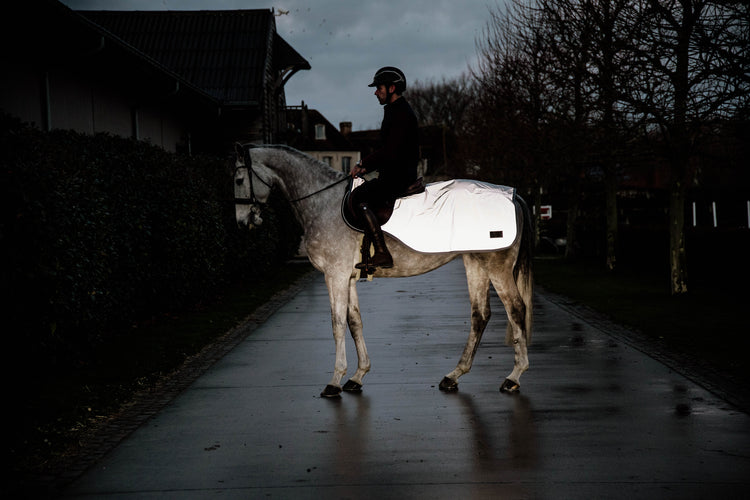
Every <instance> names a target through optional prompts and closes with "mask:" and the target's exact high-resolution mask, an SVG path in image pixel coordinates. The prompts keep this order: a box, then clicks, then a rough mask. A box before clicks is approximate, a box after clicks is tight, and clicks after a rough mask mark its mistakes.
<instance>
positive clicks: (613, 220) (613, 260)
mask: <svg viewBox="0 0 750 500" xmlns="http://www.w3.org/2000/svg"><path fill="white" fill-rule="evenodd" d="M606 176H607V178H606V179H605V183H606V188H605V189H606V192H605V194H604V196H605V198H606V200H605V206H606V208H605V209H606V225H607V250H606V251H607V270H608V271H614V270H615V267H616V266H617V236H618V229H619V227H618V220H617V171H616V169H615V168H614V167H612V166H611V165H608V166H607V167H606Z"/></svg>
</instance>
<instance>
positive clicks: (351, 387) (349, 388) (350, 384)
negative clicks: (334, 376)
mask: <svg viewBox="0 0 750 500" xmlns="http://www.w3.org/2000/svg"><path fill="white" fill-rule="evenodd" d="M344 390H345V391H346V392H362V384H358V383H357V382H355V381H353V380H349V381H347V383H346V384H344Z"/></svg>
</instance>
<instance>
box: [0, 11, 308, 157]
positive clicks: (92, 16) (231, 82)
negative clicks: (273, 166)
mask: <svg viewBox="0 0 750 500" xmlns="http://www.w3.org/2000/svg"><path fill="white" fill-rule="evenodd" d="M0 27H1V28H2V34H0V36H1V37H2V42H3V43H2V47H0V64H2V67H3V76H2V79H0V109H2V110H4V111H5V112H8V113H10V114H12V115H15V116H18V117H19V118H21V119H22V120H24V121H27V122H32V123H34V124H36V125H37V126H39V127H40V128H43V129H46V130H51V129H53V128H64V129H74V130H77V131H80V132H84V133H91V134H93V133H97V132H109V133H112V134H114V135H120V136H124V137H135V138H137V139H141V140H147V141H150V142H152V143H154V144H156V145H159V146H161V147H163V148H164V149H166V150H168V151H177V150H180V151H186V152H193V151H202V152H214V153H215V152H225V151H227V150H229V149H231V144H232V143H233V142H235V141H241V142H256V143H261V142H268V143H271V142H277V141H278V139H279V136H280V132H282V131H283V130H284V129H285V126H286V119H285V117H284V115H283V113H284V108H285V95H284V85H285V84H286V82H287V81H288V80H289V78H291V76H293V75H294V74H295V73H296V72H297V71H299V70H302V69H309V68H310V65H309V63H308V62H307V61H306V60H305V59H304V58H302V56H300V55H299V54H298V53H297V52H296V51H295V50H294V49H293V48H292V47H291V46H289V44H287V43H286V42H285V41H284V40H283V39H282V38H281V37H280V36H279V35H278V34H277V33H276V23H275V16H274V13H273V10H270V9H267V10H233V11H190V12H181V11H168V12H158V11H150V12H137V11H131V12H112V11H107V12H88V11H81V12H74V11H72V10H70V9H69V8H67V7H66V6H64V5H63V4H61V3H60V2H58V1H56V0H29V1H26V2H17V3H14V4H13V5H12V6H10V7H8V8H7V9H6V13H5V15H4V16H3V17H2V20H1V21H0ZM19 33H20V34H23V36H22V38H18V39H17V38H16V37H17V36H18V35H17V34H19Z"/></svg>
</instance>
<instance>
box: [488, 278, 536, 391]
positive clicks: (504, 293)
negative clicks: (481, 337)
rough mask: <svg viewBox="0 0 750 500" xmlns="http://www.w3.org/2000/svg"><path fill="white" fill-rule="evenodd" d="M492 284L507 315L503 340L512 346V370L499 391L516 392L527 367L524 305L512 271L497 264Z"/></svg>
mask: <svg viewBox="0 0 750 500" xmlns="http://www.w3.org/2000/svg"><path fill="white" fill-rule="evenodd" d="M490 277H491V279H492V285H493V286H494V287H495V290H496V291H497V294H498V296H499V297H500V300H501V301H502V302H503V305H504V306H505V312H506V313H507V315H508V327H507V331H506V334H505V342H506V343H507V344H508V345H510V346H512V347H513V350H514V364H513V371H512V372H511V373H510V375H508V376H507V377H506V378H505V381H504V382H503V384H502V385H501V386H500V391H501V392H508V393H513V392H518V390H519V389H520V387H521V383H520V382H519V380H520V378H521V375H522V374H523V372H525V371H526V370H527V369H528V368H529V357H528V351H527V347H528V345H527V344H528V332H526V328H527V326H526V319H525V318H526V305H525V303H524V301H523V298H522V297H521V294H520V292H519V290H518V286H517V285H516V281H515V279H514V278H513V271H512V270H510V269H503V266H498V267H497V268H496V271H495V272H492V273H491V276H490Z"/></svg>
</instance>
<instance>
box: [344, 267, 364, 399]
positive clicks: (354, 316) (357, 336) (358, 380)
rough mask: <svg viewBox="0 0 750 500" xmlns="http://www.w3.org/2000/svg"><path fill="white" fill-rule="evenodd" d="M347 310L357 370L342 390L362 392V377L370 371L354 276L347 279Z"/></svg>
mask: <svg viewBox="0 0 750 500" xmlns="http://www.w3.org/2000/svg"><path fill="white" fill-rule="evenodd" d="M347 312H348V314H347V323H348V325H349V331H350V332H351V334H352V338H353V339H354V346H355V347H356V349H357V360H358V364H357V371H356V372H355V373H354V375H353V376H352V378H350V379H349V381H348V382H347V383H346V384H344V390H345V391H347V392H362V379H363V378H364V376H365V375H366V374H367V372H369V371H370V356H369V355H368V354H367V346H366V345H365V337H364V335H363V333H362V314H361V313H360V310H359V296H358V295H357V279H356V277H352V278H350V279H349V308H348V311H347Z"/></svg>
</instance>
